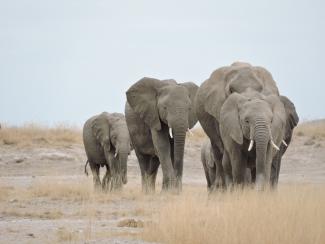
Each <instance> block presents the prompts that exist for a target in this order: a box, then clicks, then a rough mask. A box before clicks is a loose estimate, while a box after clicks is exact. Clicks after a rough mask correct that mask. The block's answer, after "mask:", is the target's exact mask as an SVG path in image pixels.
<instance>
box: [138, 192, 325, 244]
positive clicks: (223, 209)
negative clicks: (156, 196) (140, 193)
mask: <svg viewBox="0 0 325 244" xmlns="http://www.w3.org/2000/svg"><path fill="white" fill-rule="evenodd" d="M324 206H325V188H324V187H323V186H291V187H281V188H280V189H279V190H278V191H276V192H262V193H257V192H255V191H253V190H245V191H235V192H232V193H229V192H228V193H220V194H219V195H216V196H213V197H211V196H210V197H207V195H206V194H205V193H202V192H201V193H198V192H191V191H188V192H187V193H185V194H183V195H182V196H180V197H179V198H173V199H172V201H170V202H168V203H166V205H165V206H164V207H163V208H162V209H161V210H160V211H159V214H158V217H157V220H156V221H155V222H154V223H153V224H151V225H149V226H147V227H146V228H145V231H144V233H143V238H144V239H145V240H148V241H154V242H159V243H169V244H173V243H175V244H176V243H177V244H183V243H184V244H185V243H186V244H198V243H205V244H210V243H211V244H215V243H218V244H223V243H227V244H232V243H236V244H237V243H242V244H244V243H249V244H254V243H256V244H260V243H263V244H271V243H272V244H273V243H276V244H281V243H283V244H291V243H292V244H296V243H306V244H307V243H308V244H310V243H313V244H318V243H319V244H321V243H325V207H324Z"/></svg>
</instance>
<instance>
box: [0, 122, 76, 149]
mask: <svg viewBox="0 0 325 244" xmlns="http://www.w3.org/2000/svg"><path fill="white" fill-rule="evenodd" d="M81 143H82V138H81V131H80V129H78V128H77V127H73V126H68V125H58V126H56V127H46V126H40V125H37V124H26V125H24V126H22V127H6V126H4V127H2V128H1V130H0V144H3V145H17V146H21V147H26V146H33V145H46V146H49V145H50V146H69V145H71V144H81Z"/></svg>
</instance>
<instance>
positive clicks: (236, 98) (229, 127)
mask: <svg viewBox="0 0 325 244" xmlns="http://www.w3.org/2000/svg"><path fill="white" fill-rule="evenodd" d="M241 99H242V96H241V95H239V94H238V93H233V94H231V95H230V96H229V97H228V98H227V100H226V101H225V103H224V104H223V106H222V108H221V111H220V132H221V133H222V135H230V137H231V138H232V139H233V140H234V141H235V142H236V143H238V144H240V145H241V144H243V140H244V139H243V132H242V129H241V126H240V121H239V113H238V103H239V102H240V100H241Z"/></svg>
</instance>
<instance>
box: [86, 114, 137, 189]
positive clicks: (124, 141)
mask: <svg viewBox="0 0 325 244" xmlns="http://www.w3.org/2000/svg"><path fill="white" fill-rule="evenodd" d="M83 141H84V146H85V150H86V154H87V162H86V165H85V173H86V174H87V175H88V172H87V170H86V168H87V164H88V163H89V165H90V168H91V171H92V173H93V180H94V185H95V189H99V188H100V187H102V189H103V190H113V189H114V190H115V189H120V188H121V187H122V183H123V184H126V183H127V159H128V155H129V154H130V151H131V145H130V136H129V131H128V129H127V126H126V122H125V117H124V115H123V114H119V113H112V114H109V113H107V112H103V113H101V114H99V115H96V116H93V117H91V118H90V119H88V120H87V121H86V123H85V125H84V128H83ZM100 166H101V167H104V166H105V167H106V174H105V176H104V177H103V180H102V184H101V182H100V178H99V168H100Z"/></svg>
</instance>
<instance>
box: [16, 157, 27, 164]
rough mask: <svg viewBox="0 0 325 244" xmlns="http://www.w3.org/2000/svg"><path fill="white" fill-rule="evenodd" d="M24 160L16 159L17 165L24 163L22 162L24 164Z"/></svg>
mask: <svg viewBox="0 0 325 244" xmlns="http://www.w3.org/2000/svg"><path fill="white" fill-rule="evenodd" d="M24 160H25V159H24V158H17V159H15V162H16V163H17V164H20V163H22V162H24Z"/></svg>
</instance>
